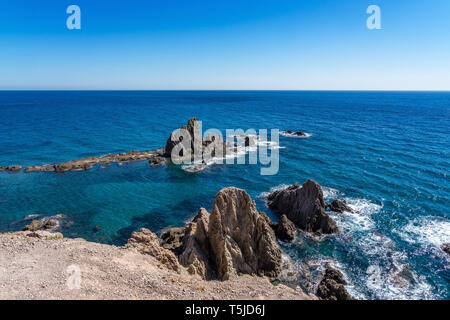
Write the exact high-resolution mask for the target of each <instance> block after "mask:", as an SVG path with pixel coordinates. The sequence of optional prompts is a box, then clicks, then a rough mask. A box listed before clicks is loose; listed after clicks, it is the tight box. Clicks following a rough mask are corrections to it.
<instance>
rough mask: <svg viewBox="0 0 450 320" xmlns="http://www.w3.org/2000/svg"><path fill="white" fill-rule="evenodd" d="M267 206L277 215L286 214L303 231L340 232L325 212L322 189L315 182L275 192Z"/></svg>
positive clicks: (311, 181) (309, 181) (269, 198)
mask: <svg viewBox="0 0 450 320" xmlns="http://www.w3.org/2000/svg"><path fill="white" fill-rule="evenodd" d="M267 205H268V206H269V208H270V209H271V210H272V211H274V212H275V213H276V214H278V215H282V214H285V215H286V217H287V218H288V219H289V220H291V221H292V222H293V223H295V225H297V226H298V227H299V228H300V229H302V230H305V231H308V232H315V233H318V234H321V233H325V234H330V233H335V232H337V231H338V228H337V226H336V223H335V222H334V221H333V220H332V219H331V218H330V217H329V216H328V214H327V213H326V212H325V206H326V205H325V201H324V199H323V192H322V188H321V187H320V185H319V184H318V183H317V182H315V181H313V180H307V181H306V182H305V183H304V184H303V186H302V187H300V186H299V185H298V184H295V185H293V186H290V187H288V188H286V189H284V190H278V191H275V192H273V193H272V194H270V195H269V196H268V203H267Z"/></svg>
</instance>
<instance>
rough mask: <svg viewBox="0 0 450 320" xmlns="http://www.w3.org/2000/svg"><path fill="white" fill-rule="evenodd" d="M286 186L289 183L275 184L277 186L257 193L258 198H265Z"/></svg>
mask: <svg viewBox="0 0 450 320" xmlns="http://www.w3.org/2000/svg"><path fill="white" fill-rule="evenodd" d="M288 187H290V185H289V184H279V185H277V186H275V187H272V188H270V191H265V192H261V193H260V194H259V195H258V198H261V199H265V198H267V197H268V196H269V195H270V194H271V193H274V192H275V191H280V190H284V189H286V188H288Z"/></svg>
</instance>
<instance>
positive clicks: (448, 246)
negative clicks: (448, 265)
mask: <svg viewBox="0 0 450 320" xmlns="http://www.w3.org/2000/svg"><path fill="white" fill-rule="evenodd" d="M441 249H442V250H443V251H444V252H445V253H447V254H450V243H444V244H442V245H441Z"/></svg>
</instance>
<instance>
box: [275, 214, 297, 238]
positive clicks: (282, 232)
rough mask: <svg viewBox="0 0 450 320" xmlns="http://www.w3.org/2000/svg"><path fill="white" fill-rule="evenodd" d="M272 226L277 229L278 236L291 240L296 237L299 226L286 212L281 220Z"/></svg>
mask: <svg viewBox="0 0 450 320" xmlns="http://www.w3.org/2000/svg"><path fill="white" fill-rule="evenodd" d="M272 228H273V230H274V231H275V235H276V237H277V238H278V239H280V240H282V241H287V242H290V241H293V240H294V239H295V234H296V233H297V228H296V227H295V225H294V224H293V223H292V221H291V220H289V219H288V218H287V217H286V215H285V214H283V215H281V217H280V221H278V223H276V224H274V225H273V226H272Z"/></svg>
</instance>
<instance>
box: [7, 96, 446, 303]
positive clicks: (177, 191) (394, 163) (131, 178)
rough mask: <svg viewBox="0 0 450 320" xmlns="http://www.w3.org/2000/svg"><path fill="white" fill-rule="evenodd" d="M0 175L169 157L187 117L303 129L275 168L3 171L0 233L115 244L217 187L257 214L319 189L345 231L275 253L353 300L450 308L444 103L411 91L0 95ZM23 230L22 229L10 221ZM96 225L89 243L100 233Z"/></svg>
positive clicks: (163, 223)
mask: <svg viewBox="0 0 450 320" xmlns="http://www.w3.org/2000/svg"><path fill="white" fill-rule="evenodd" d="M0 111H1V117H0V165H12V164H22V165H24V166H28V165H40V164H45V163H53V162H62V161H66V160H72V159H78V158H81V157H86V156H98V155H103V154H107V153H118V152H125V151H130V150H133V149H139V150H151V149H156V148H159V147H161V146H164V144H165V141H166V139H167V137H168V135H169V133H170V132H171V131H172V130H173V129H175V128H178V127H179V126H180V125H182V124H185V123H186V122H187V120H188V119H189V118H190V117H192V116H196V117H198V118H199V119H201V120H203V127H204V129H207V128H218V129H221V130H224V129H226V128H233V129H234V128H243V129H248V128H255V129H271V128H279V129H280V130H302V131H305V132H307V133H310V134H311V136H310V137H309V138H306V139H299V138H292V137H284V136H280V143H279V144H280V147H281V149H279V152H280V170H279V173H278V174H277V175H274V176H261V175H260V166H259V165H212V166H209V167H207V168H206V169H205V170H203V171H201V172H198V173H189V172H186V171H184V170H182V169H181V168H180V167H177V166H170V167H149V166H148V164H147V162H145V161H144V162H135V163H129V164H124V165H121V166H120V165H115V164H114V165H111V166H110V167H108V168H106V169H100V168H94V169H92V170H90V171H87V172H68V173H64V174H56V173H29V174H26V173H24V172H21V173H16V174H12V173H6V172H0V231H10V230H17V229H20V228H21V227H22V226H23V224H24V222H23V221H21V220H22V219H23V218H24V217H25V216H27V215H30V214H36V213H42V214H45V215H54V214H57V213H65V214H67V215H69V216H70V219H71V220H72V221H73V225H72V226H70V227H69V228H68V229H66V230H63V232H64V234H65V235H66V236H68V237H83V238H86V239H88V240H93V241H99V242H103V243H113V244H123V243H124V242H125V241H126V239H127V238H128V237H129V236H130V234H131V232H132V231H135V230H137V229H139V228H141V227H147V228H150V229H151V230H153V231H155V232H158V231H160V230H161V229H163V228H166V227H168V226H181V225H183V224H184V223H185V222H186V220H188V219H189V218H191V217H192V216H193V215H194V214H195V212H196V211H197V210H198V209H199V208H200V207H202V206H203V207H205V208H207V209H209V208H210V207H211V203H212V200H213V199H214V196H215V194H216V193H217V191H219V190H220V189H221V188H223V187H226V186H236V187H239V188H244V189H246V190H247V191H248V192H249V194H250V195H251V196H252V197H253V199H255V201H256V204H257V206H258V208H259V209H260V210H264V211H266V212H268V214H269V215H270V216H271V217H272V218H275V217H274V216H273V215H272V214H271V212H270V211H269V210H268V209H267V208H266V207H265V199H264V195H265V193H266V192H268V191H270V190H271V189H275V188H277V187H281V186H282V185H286V184H292V183H296V182H299V183H302V182H304V181H305V180H306V179H308V178H312V179H314V180H316V181H318V182H319V183H320V184H321V185H322V186H323V188H324V193H325V196H326V197H327V199H328V200H329V199H332V198H335V197H337V198H340V199H346V200H347V201H348V203H349V204H350V205H351V206H353V208H355V209H357V210H358V211H359V213H358V214H349V213H345V214H342V215H333V218H334V219H335V220H336V221H337V223H338V225H339V227H340V229H341V233H340V234H339V235H337V236H332V237H325V238H323V239H321V241H317V239H312V238H309V237H308V236H305V235H301V236H299V237H298V239H297V241H296V242H295V243H293V244H290V245H287V244H283V247H284V249H285V251H286V252H288V253H289V254H290V255H291V257H292V258H293V259H294V260H295V261H297V262H298V263H299V262H301V261H305V262H307V263H308V264H309V266H310V268H311V269H312V270H313V274H314V270H315V269H316V268H319V266H320V265H321V264H322V263H323V261H324V260H329V261H332V263H333V264H335V265H336V266H338V267H339V268H340V269H341V270H343V271H344V273H345V275H346V276H347V278H348V280H349V290H350V292H351V293H352V294H354V295H355V296H356V297H358V298H371V299H395V298H411V299H449V298H450V288H449V284H450V264H449V261H450V260H449V258H448V256H446V254H445V253H443V252H442V251H441V250H440V249H439V246H440V245H441V244H442V243H443V242H450V214H449V203H450V180H449V168H450V134H449V132H450V130H449V129H450V93H438V92H436V93H425V92H417V93H406V92H247V91H237V92H220V91H219V92H214V91H209V92H188V91H184V92H171V91H167V92H131V91H130V92H0ZM17 221H19V222H17ZM97 225H98V226H100V227H101V229H100V231H98V232H95V231H94V227H95V226H97Z"/></svg>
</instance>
